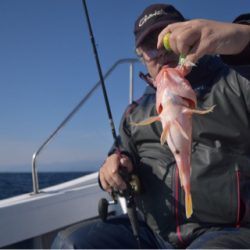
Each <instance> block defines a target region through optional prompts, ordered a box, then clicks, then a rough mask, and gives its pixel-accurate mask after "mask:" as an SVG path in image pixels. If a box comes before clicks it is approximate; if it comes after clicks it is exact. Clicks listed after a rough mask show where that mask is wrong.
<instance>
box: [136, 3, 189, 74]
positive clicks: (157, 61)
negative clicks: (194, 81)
mask: <svg viewBox="0 0 250 250" xmlns="http://www.w3.org/2000/svg"><path fill="white" fill-rule="evenodd" d="M183 21H185V18H184V17H183V16H182V14H181V13H180V12H179V11H178V10H176V9H175V8H174V7H173V6H172V5H168V4H153V5H150V6H148V7H147V8H146V9H144V11H143V12H142V14H141V15H140V16H139V17H138V19H137V20H136V22H135V27H134V35H135V47H136V52H137V54H138V56H139V57H141V59H142V60H143V61H144V62H145V64H146V66H147V68H148V70H149V73H150V74H151V76H152V77H153V78H154V77H155V76H156V74H157V73H158V72H159V70H160V68H161V66H162V65H166V64H167V65H169V66H171V67H174V66H176V64H177V63H178V56H177V55H175V54H174V53H172V52H167V50H166V49H164V48H162V49H160V50H157V48H156V46H157V40H158V35H159V33H160V32H161V30H162V29H164V28H165V27H166V26H167V25H169V24H171V23H176V22H183Z"/></svg>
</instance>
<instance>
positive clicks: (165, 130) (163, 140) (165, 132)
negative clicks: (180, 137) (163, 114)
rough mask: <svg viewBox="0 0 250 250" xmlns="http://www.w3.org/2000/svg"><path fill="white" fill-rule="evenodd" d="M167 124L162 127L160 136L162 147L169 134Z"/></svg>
mask: <svg viewBox="0 0 250 250" xmlns="http://www.w3.org/2000/svg"><path fill="white" fill-rule="evenodd" d="M169 127H170V126H169V124H168V123H167V124H166V126H165V127H164V129H163V131H162V134H161V145H163V144H164V143H165V141H166V140H167V136H168V133H169Z"/></svg>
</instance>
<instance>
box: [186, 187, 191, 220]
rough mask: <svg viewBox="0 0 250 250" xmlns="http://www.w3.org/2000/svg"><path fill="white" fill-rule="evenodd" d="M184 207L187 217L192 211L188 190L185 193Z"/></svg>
mask: <svg viewBox="0 0 250 250" xmlns="http://www.w3.org/2000/svg"><path fill="white" fill-rule="evenodd" d="M185 208H186V217H187V219H189V218H190V217H191V215H192V213H193V203H192V196H191V193H190V192H188V193H186V194H185Z"/></svg>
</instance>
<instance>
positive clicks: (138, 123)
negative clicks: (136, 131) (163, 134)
mask: <svg viewBox="0 0 250 250" xmlns="http://www.w3.org/2000/svg"><path fill="white" fill-rule="evenodd" d="M156 121H160V117H159V116H152V117H149V118H148V119H146V120H144V121H141V122H131V123H130V124H131V125H133V126H145V125H149V124H151V123H153V122H156Z"/></svg>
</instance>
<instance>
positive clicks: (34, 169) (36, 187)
mask: <svg viewBox="0 0 250 250" xmlns="http://www.w3.org/2000/svg"><path fill="white" fill-rule="evenodd" d="M137 62H139V60H138V59H136V58H124V59H120V60H118V61H116V62H115V63H114V64H113V65H112V67H111V68H110V69H109V70H108V71H107V73H106V74H105V75H104V79H105V78H107V77H108V76H109V75H110V73H111V72H112V71H113V70H114V69H115V68H116V67H117V66H118V65H119V64H123V63H130V94H129V95H130V97H129V102H130V103H132V101H133V64H134V63H137ZM99 86H100V81H99V82H97V83H96V84H95V85H94V86H93V87H92V89H91V90H90V91H89V92H88V93H87V94H86V95H85V96H84V97H83V98H82V100H81V101H80V102H79V103H78V104H77V105H76V107H75V108H74V109H73V110H72V111H71V112H70V113H69V114H68V115H67V116H66V118H65V119H64V120H63V121H62V122H61V123H60V124H59V126H58V127H57V128H56V129H55V130H54V131H53V132H52V133H51V135H50V136H49V137H48V138H47V139H46V140H45V142H44V143H43V144H42V145H41V146H40V147H39V148H38V150H37V151H36V152H35V153H34V154H33V155H32V183H33V194H38V193H39V180H38V171H37V166H36V165H37V164H36V159H37V157H38V156H39V154H40V153H41V152H42V151H43V149H44V148H45V146H47V145H48V144H49V143H50V142H51V141H52V139H53V138H54V137H55V136H56V135H57V133H58V132H59V131H60V130H61V129H62V128H63V127H64V126H65V125H66V124H67V123H68V122H69V121H70V120H71V119H72V117H73V116H74V115H75V114H76V113H77V112H78V110H79V109H80V108H81V107H82V106H83V104H84V103H85V102H86V101H87V100H88V99H89V98H90V96H91V95H92V94H93V93H94V92H95V90H96V89H97V88H98V87H99Z"/></svg>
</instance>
